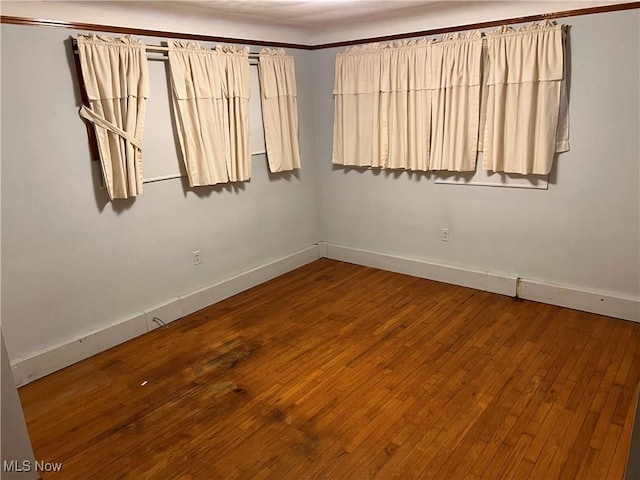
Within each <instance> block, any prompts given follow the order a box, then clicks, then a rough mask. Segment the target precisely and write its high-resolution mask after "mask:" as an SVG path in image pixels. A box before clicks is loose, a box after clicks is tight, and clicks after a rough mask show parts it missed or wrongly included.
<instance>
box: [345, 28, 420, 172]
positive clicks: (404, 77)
mask: <svg viewBox="0 0 640 480" xmlns="http://www.w3.org/2000/svg"><path fill="white" fill-rule="evenodd" d="M429 45H430V41H428V40H424V39H421V40H410V41H402V42H394V43H392V44H370V45H363V46H359V47H352V48H349V49H347V50H346V51H345V52H343V53H341V54H338V56H337V58H336V71H335V86H334V102H335V106H334V137H333V163H335V164H340V165H354V166H370V167H374V168H378V167H381V168H400V169H408V170H428V168H429V135H430V119H431V92H430V90H429V85H430V64H429V61H428V49H429Z"/></svg>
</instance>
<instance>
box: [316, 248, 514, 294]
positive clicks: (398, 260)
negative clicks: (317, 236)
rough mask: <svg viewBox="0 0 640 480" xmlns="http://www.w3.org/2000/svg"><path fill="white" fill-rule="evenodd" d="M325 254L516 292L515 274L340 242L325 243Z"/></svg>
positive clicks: (445, 279)
mask: <svg viewBox="0 0 640 480" xmlns="http://www.w3.org/2000/svg"><path fill="white" fill-rule="evenodd" d="M328 258H331V259H333V260H340V261H343V262H348V263H355V264H357V265H364V266H367V267H374V268H380V269H382V270H388V271H390V272H396V273H404V274H405V275H412V276H414V277H420V278H427V279H429V280H436V281H438V282H444V283H451V284H453V285H460V286H462V287H470V288H475V289H477V290H484V291H486V292H492V293H499V294H501V295H508V296H510V297H515V296H516V283H517V277H510V276H507V275H499V274H496V273H491V272H482V271H479V270H472V269H467V268H461V267H453V266H449V265H441V264H437V263H431V262H426V261H424V260H415V259H411V258H406V257H399V256H396V255H389V254H387V253H378V252H372V251H368V250H360V249H357V248H351V247H345V246H342V245H334V244H331V243H330V244H328Z"/></svg>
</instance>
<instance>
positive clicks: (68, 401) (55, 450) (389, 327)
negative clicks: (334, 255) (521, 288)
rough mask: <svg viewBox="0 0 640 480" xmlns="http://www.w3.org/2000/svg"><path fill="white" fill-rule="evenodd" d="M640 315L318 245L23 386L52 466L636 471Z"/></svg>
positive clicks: (40, 448)
mask: <svg viewBox="0 0 640 480" xmlns="http://www.w3.org/2000/svg"><path fill="white" fill-rule="evenodd" d="M639 378H640V324H636V323H632V322H626V321H622V320H615V319H612V318H607V317H602V316H598V315H592V314H587V313H582V312H578V311H574V310H568V309H563V308H558V307H553V306H549V305H544V304H540V303H534V302H529V301H523V300H517V299H513V298H508V297H504V296H500V295H494V294H490V293H486V292H480V291H476V290H471V289H467V288H463V287H457V286H452V285H446V284H442V283H437V282H432V281H428V280H423V279H419V278H414V277H408V276H404V275H399V274H394V273H389V272H384V271H381V270H375V269H371V268H365V267H359V266H355V265H349V264H345V263H340V262H335V261H330V260H318V261H316V262H314V263H312V264H310V265H307V266H305V267H302V268H300V269H298V270H296V271H294V272H290V273H288V274H286V275H284V276H282V277H279V278H277V279H275V280H272V281H270V282H268V283H266V284H263V285H261V286H259V287H256V288H254V289H252V290H249V291H247V292H244V293H242V294H240V295H237V296H235V297H232V298H230V299H228V300H226V301H223V302H221V303H218V304H216V305H214V306H212V307H209V308H207V309H205V310H203V311H201V312H197V313H195V314H193V315H190V316H189V317H186V318H184V319H182V320H180V321H178V322H174V323H173V324H170V325H169V327H168V328H161V329H157V330H155V331H153V332H151V333H149V334H147V335H144V336H143V337H138V338H136V339H134V340H132V341H130V342H127V343H126V344H123V345H121V346H119V347H116V348H113V349H111V350H109V351H107V352H104V353H102V354H100V355H97V356H95V357H92V358H90V359H87V360H85V361H83V362H81V363H79V364H76V365H74V366H71V367H69V368H66V369H64V370H62V371H60V372H57V373H55V374H53V375H50V376H48V377H46V378H43V379H41V380H39V381H37V382H34V383H32V384H29V385H27V386H25V387H23V388H21V389H20V397H21V399H22V402H23V406H24V411H25V416H26V418H27V423H28V427H29V432H30V434H31V438H32V442H33V447H34V450H35V453H36V458H38V459H39V460H43V461H49V462H64V467H63V470H62V472H61V473H59V474H53V473H49V474H47V473H44V474H43V478H44V479H45V480H46V479H56V478H64V479H80V480H87V479H105V480H107V479H109V480H110V479H125V478H126V479H146V478H149V479H167V480H169V479H177V480H195V479H205V480H208V479H216V478H220V479H222V478H224V479H230V478H264V479H303V478H331V479H360V478H362V479H364V478H376V479H392V478H401V479H410V478H442V479H454V478H469V479H475V478H496V479H498V478H499V479H511V478H513V479H525V478H538V479H554V478H562V479H570V478H578V479H620V478H622V477H623V475H624V469H625V464H626V460H627V455H628V449H629V443H630V438H631V432H632V427H633V425H632V422H633V413H634V411H635V401H636V395H637V393H636V392H637V386H638V381H639Z"/></svg>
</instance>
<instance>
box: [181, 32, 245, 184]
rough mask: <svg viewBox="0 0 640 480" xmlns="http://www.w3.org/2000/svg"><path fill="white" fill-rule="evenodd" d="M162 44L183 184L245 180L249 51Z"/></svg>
mask: <svg viewBox="0 0 640 480" xmlns="http://www.w3.org/2000/svg"><path fill="white" fill-rule="evenodd" d="M168 44H169V68H170V74H171V86H172V102H173V108H174V112H175V117H176V124H177V129H178V137H179V139H180V146H181V149H182V156H183V159H184V162H185V167H186V170H187V176H188V178H189V185H190V186H192V187H195V186H202V185H215V184H217V183H226V182H229V181H231V182H235V181H243V180H248V179H249V178H250V177H251V151H250V146H249V114H248V111H249V92H250V89H249V49H248V48H242V49H236V48H235V47H232V46H226V47H221V46H218V47H216V49H215V50H209V49H205V48H202V47H201V46H200V45H199V44H198V43H195V42H177V41H169V42H168Z"/></svg>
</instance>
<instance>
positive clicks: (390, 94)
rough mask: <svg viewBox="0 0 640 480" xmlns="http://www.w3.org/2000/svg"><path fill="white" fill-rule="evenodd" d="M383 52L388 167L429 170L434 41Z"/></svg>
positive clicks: (400, 45) (395, 45)
mask: <svg viewBox="0 0 640 480" xmlns="http://www.w3.org/2000/svg"><path fill="white" fill-rule="evenodd" d="M392 45H393V48H390V49H385V50H383V51H382V66H383V68H382V77H381V80H380V84H381V85H380V87H381V111H382V112H383V113H384V114H385V115H386V118H385V121H384V123H383V124H384V125H386V126H387V128H388V131H387V136H388V140H387V145H388V158H387V159H386V161H385V162H384V166H385V167H387V168H399V169H406V170H428V169H429V152H430V147H429V142H430V135H431V97H432V95H431V90H430V89H429V83H430V80H431V65H430V62H429V49H430V45H431V41H428V40H424V39H420V40H408V41H400V42H395V43H393V44H392Z"/></svg>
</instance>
